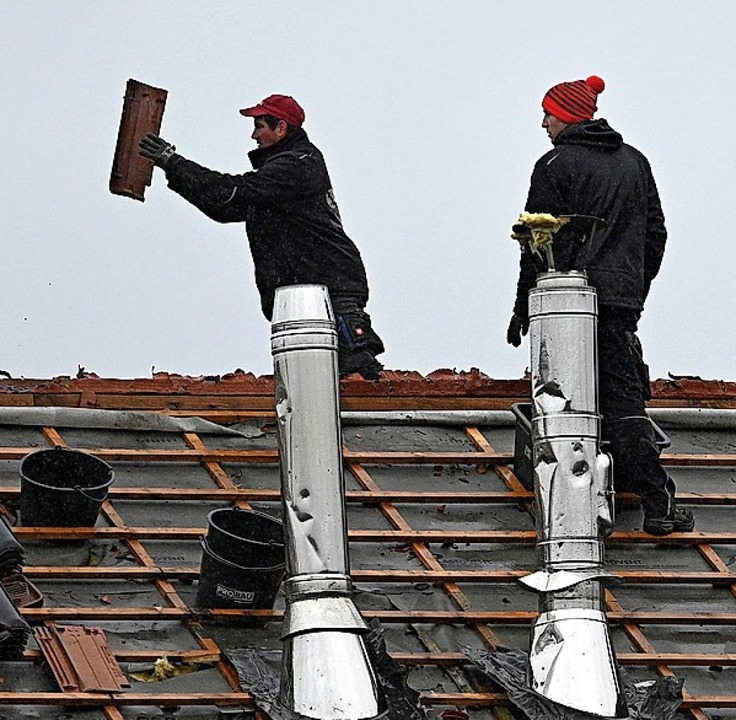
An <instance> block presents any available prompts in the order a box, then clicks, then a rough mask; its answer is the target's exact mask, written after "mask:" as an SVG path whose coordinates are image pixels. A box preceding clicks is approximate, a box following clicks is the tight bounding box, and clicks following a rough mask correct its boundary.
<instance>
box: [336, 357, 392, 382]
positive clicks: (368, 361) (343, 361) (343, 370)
mask: <svg viewBox="0 0 736 720" xmlns="http://www.w3.org/2000/svg"><path fill="white" fill-rule="evenodd" d="M337 360H338V369H339V373H340V377H346V376H347V375H351V374H352V373H356V372H357V373H360V374H361V375H362V376H363V377H364V378H365V379H366V380H378V379H379V378H380V376H381V370H383V365H381V363H379V362H378V360H376V358H375V357H373V354H372V353H371V352H370V351H368V350H359V351H358V352H352V353H347V352H345V353H342V352H341V353H339V354H338V356H337Z"/></svg>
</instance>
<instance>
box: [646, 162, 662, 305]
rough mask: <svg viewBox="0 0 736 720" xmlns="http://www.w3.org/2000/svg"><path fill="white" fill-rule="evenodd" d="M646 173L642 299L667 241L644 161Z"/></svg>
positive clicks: (654, 186) (649, 169)
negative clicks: (645, 234)
mask: <svg viewBox="0 0 736 720" xmlns="http://www.w3.org/2000/svg"><path fill="white" fill-rule="evenodd" d="M646 171H647V173H648V176H649V177H648V192H647V229H646V232H647V238H646V245H645V246H644V299H646V296H647V295H648V293H649V287H650V285H651V284H652V280H654V278H655V277H656V276H657V273H658V272H659V268H660V266H661V265H662V258H663V256H664V247H665V244H666V242H667V228H666V227H665V224H664V212H663V211H662V204H661V202H660V200H659V193H658V192H657V184H656V183H655V181H654V177H653V175H652V171H651V168H650V167H649V163H646Z"/></svg>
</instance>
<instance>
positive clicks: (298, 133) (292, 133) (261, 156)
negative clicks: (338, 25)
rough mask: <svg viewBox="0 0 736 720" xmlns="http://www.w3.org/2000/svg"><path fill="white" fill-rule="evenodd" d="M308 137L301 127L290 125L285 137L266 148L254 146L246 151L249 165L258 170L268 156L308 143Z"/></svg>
mask: <svg viewBox="0 0 736 720" xmlns="http://www.w3.org/2000/svg"><path fill="white" fill-rule="evenodd" d="M308 142H309V138H308V137H307V133H306V132H305V131H304V129H303V128H298V127H291V128H290V129H289V133H288V134H287V135H286V137H284V138H282V139H281V140H279V141H278V142H277V143H275V144H273V145H269V146H268V147H266V148H256V149H255V150H251V151H250V152H249V153H248V157H249V158H250V163H251V165H252V166H253V167H254V168H255V169H256V170H258V168H259V167H261V166H262V165H263V163H265V162H266V160H268V159H269V158H272V157H273V156H274V155H279V154H280V153H283V152H288V151H289V150H293V149H294V148H295V147H298V146H300V145H303V144H304V143H308Z"/></svg>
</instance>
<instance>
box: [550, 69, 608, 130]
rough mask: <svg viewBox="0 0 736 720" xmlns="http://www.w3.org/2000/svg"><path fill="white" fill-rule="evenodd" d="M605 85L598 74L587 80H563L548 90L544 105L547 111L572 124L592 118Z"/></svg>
mask: <svg viewBox="0 0 736 720" xmlns="http://www.w3.org/2000/svg"><path fill="white" fill-rule="evenodd" d="M605 87H606V83H604V82H603V79H602V78H599V77H598V76H597V75H591V76H590V77H589V78H588V79H587V80H573V81H572V82H563V83H560V84H559V85H555V86H554V87H552V88H550V89H549V90H548V91H547V94H546V95H545V96H544V99H543V100H542V107H543V108H544V111H545V112H548V113H549V114H550V115H554V116H555V117H556V118H558V119H559V120H562V122H565V123H568V124H570V125H572V124H573V123H579V122H582V121H583V120H591V119H592V117H593V113H595V111H596V110H597V109H598V106H597V105H596V100H597V99H598V95H599V94H600V93H602V92H603V90H604V89H605Z"/></svg>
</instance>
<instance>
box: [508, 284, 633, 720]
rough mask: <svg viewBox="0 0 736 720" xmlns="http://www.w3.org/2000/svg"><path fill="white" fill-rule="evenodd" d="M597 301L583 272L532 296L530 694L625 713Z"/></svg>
mask: <svg viewBox="0 0 736 720" xmlns="http://www.w3.org/2000/svg"><path fill="white" fill-rule="evenodd" d="M596 323H597V304H596V293H595V289H594V288H592V287H590V286H589V285H588V284H587V282H586V277H585V274H584V273H581V272H574V271H571V272H548V273H543V274H541V275H540V276H539V277H538V278H537V286H536V287H535V288H534V289H533V290H532V291H531V292H530V294H529V337H530V352H531V373H532V458H533V464H534V492H535V498H536V524H537V537H538V541H537V550H538V555H539V561H540V566H541V569H540V570H538V571H537V572H535V573H533V574H532V575H530V576H527V577H526V578H524V579H523V580H522V582H523V583H524V584H525V585H526V586H527V587H529V588H530V589H532V590H534V591H536V592H537V593H539V612H540V614H539V617H538V618H537V620H536V622H535V625H534V629H533V632H532V639H531V649H530V658H529V659H530V671H531V686H532V689H533V690H534V691H535V692H537V693H539V694H540V695H543V696H544V697H546V698H548V699H549V700H552V701H554V702H556V703H559V704H560V705H564V706H566V707H570V708H574V709H576V710H580V711H581V712H586V713H590V714H593V715H599V716H602V717H626V716H627V715H628V712H627V710H626V703H625V700H624V697H623V694H622V689H621V683H620V680H619V675H618V667H617V664H616V660H615V657H614V653H613V648H612V646H611V642H610V638H609V633H608V624H607V620H606V616H605V606H604V592H603V587H604V584H605V582H608V581H611V580H614V578H613V577H612V576H611V575H610V573H608V572H607V571H606V570H605V567H604V537H605V535H606V534H608V533H609V532H610V530H611V528H612V524H613V502H612V480H611V472H610V459H609V457H608V456H607V455H605V454H603V453H601V452H600V416H599V413H598V387H597V378H598V374H597V348H596Z"/></svg>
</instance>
